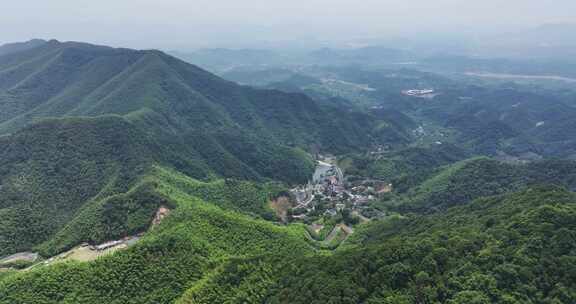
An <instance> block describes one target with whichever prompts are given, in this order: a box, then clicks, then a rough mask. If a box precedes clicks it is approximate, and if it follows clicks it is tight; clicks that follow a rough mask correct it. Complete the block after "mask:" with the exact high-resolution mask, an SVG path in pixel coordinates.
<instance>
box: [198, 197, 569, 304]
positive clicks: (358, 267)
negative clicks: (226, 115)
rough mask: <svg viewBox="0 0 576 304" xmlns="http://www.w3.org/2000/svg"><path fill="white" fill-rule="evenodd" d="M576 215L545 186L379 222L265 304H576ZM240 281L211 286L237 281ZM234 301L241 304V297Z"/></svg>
mask: <svg viewBox="0 0 576 304" xmlns="http://www.w3.org/2000/svg"><path fill="white" fill-rule="evenodd" d="M575 208H576V197H575V196H574V194H573V193H570V192H567V191H565V190H562V189H557V188H538V187H537V188H531V189H528V190H525V191H522V192H518V193H514V194H509V195H504V196H496V197H490V198H485V199H479V200H476V201H475V202H474V203H473V204H470V205H468V206H465V207H458V208H453V209H450V210H448V211H447V212H446V213H442V214H436V215H435V216H428V217H413V218H405V219H391V220H389V221H384V222H377V223H374V224H373V225H371V226H370V227H369V228H367V230H364V231H363V232H362V233H360V234H357V235H355V238H354V240H351V243H352V244H350V247H349V248H348V250H343V251H340V252H336V253H335V254H334V255H332V256H327V257H317V258H316V257H315V258H309V259H300V260H299V261H297V262H294V261H292V264H291V265H289V266H286V268H284V271H283V272H281V274H278V277H279V278H278V279H277V282H278V284H277V285H275V287H274V288H273V289H272V291H271V292H270V294H271V296H269V297H263V298H264V299H266V302H267V303H328V302H332V303H450V304H465V303H554V302H556V303H571V302H573V301H575V300H576V294H575V293H574V291H573V290H574V288H575V287H576V286H575V285H574V282H575V281H574V272H573V271H574V265H575V264H574V250H575V245H574V244H575V243H574V242H573V237H574V233H575V232H576V231H575V229H576V226H575V224H574V223H575V219H576V218H575V215H576V213H575V211H576V209H575ZM356 246H359V247H356ZM238 273H239V272H232V273H229V274H228V275H227V276H220V277H219V278H216V279H214V280H213V282H233V280H234V278H235V276H234V274H238ZM247 278H248V277H247ZM212 286H214V285H211V287H212ZM194 291H195V292H194V293H192V294H191V295H190V297H189V299H190V301H189V302H188V303H208V301H202V300H198V299H207V297H206V294H210V293H209V292H210V291H209V288H207V290H198V289H196V290H194ZM211 295H213V296H214V297H216V295H214V293H211ZM194 296H196V297H194ZM235 296H236V298H235V299H243V294H242V293H236V294H235ZM217 299H218V298H217Z"/></svg>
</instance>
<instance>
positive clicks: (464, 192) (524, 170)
mask: <svg viewBox="0 0 576 304" xmlns="http://www.w3.org/2000/svg"><path fill="white" fill-rule="evenodd" d="M537 184H549V185H562V186H565V187H568V188H573V187H574V186H575V185H576V162H574V161H562V160H544V161H538V162H532V163H528V164H509V163H503V162H499V161H496V160H492V159H488V158H473V159H469V160H465V161H462V162H458V163H455V164H453V165H450V166H447V167H446V168H444V169H443V170H442V171H440V172H439V173H437V174H436V175H433V176H432V177H431V178H429V179H427V180H426V181H425V182H423V183H421V184H420V185H418V186H416V187H413V188H412V189H410V191H409V192H408V193H407V196H406V197H405V198H400V199H398V201H399V202H396V203H397V204H400V206H399V208H400V210H404V211H407V210H410V211H430V210H438V209H446V208H448V207H451V206H454V205H458V204H465V203H467V202H470V201H472V200H474V199H476V198H479V197H483V196H489V195H497V194H503V193H508V192H513V191H518V190H521V189H523V188H525V187H527V186H530V185H537Z"/></svg>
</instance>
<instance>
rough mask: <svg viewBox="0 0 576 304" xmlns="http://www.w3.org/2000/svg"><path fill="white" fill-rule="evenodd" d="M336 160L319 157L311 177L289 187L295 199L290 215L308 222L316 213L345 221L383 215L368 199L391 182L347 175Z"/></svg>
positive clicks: (386, 191) (377, 195) (370, 199)
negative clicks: (300, 183)
mask: <svg viewBox="0 0 576 304" xmlns="http://www.w3.org/2000/svg"><path fill="white" fill-rule="evenodd" d="M335 163H336V160H335V159H334V158H332V157H323V158H321V160H319V161H318V164H317V167H316V171H315V172H314V175H313V177H312V179H311V180H310V181H309V182H308V183H307V184H306V185H301V186H299V187H296V188H294V189H292V190H291V193H292V195H293V199H294V200H295V207H294V208H293V209H292V212H291V216H292V219H293V220H302V221H304V222H308V223H310V222H313V221H314V220H315V219H317V218H319V217H344V219H343V220H344V221H347V222H352V223H356V222H359V221H360V222H364V221H368V220H370V219H371V218H375V217H379V216H382V214H381V213H380V212H379V211H377V210H375V209H374V208H372V207H371V206H370V202H372V201H374V200H376V199H377V198H378V197H379V196H380V195H382V194H384V193H388V192H390V191H392V185H391V184H389V183H386V182H383V181H377V180H371V179H362V178H354V179H352V178H347V177H345V176H344V173H343V172H342V170H341V169H340V168H339V167H338V166H337V165H336V164H335Z"/></svg>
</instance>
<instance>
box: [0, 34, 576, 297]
mask: <svg viewBox="0 0 576 304" xmlns="http://www.w3.org/2000/svg"><path fill="white" fill-rule="evenodd" d="M280 53H281V52H280V51H274V50H261V51H257V50H223V49H207V50H202V51H197V52H195V53H194V54H193V55H194V56H193V57H191V58H193V59H194V60H196V61H198V62H194V61H193V62H190V63H189V62H186V61H184V60H182V59H178V58H175V57H173V56H171V55H168V54H166V53H164V52H162V51H156V50H132V49H121V48H112V47H106V46H98V45H92V44H87V43H80V42H60V41H56V40H50V41H42V40H34V41H30V42H29V43H23V44H16V45H8V46H6V47H0V134H2V136H0V304H76V303H83V304H100V303H110V304H143V303H150V304H153V303H154V304H156V303H162V304H164V303H176V304H208V303H269V304H284V303H291V304H292V303H295V304H298V303H306V304H324V303H334V304H359V303H362V304H411V303H446V304H472V303H474V304H487V303H498V304H516V303H527V304H537V303H538V304H539V303H544V304H571V303H574V302H575V301H576V294H575V293H574V292H573V291H574V290H576V285H575V282H576V278H575V277H574V274H575V273H576V271H575V269H574V267H575V265H576V263H575V262H574V259H575V256H576V247H575V244H576V242H575V241H574V240H576V239H575V236H576V226H575V225H576V194H574V191H575V190H576V161H575V160H574V159H575V156H576V137H574V134H576V133H575V132H574V131H576V124H575V123H574V122H575V121H576V102H575V100H576V99H575V98H576V97H575V96H576V89H574V88H571V87H569V86H570V85H571V83H570V82H568V81H564V82H563V83H562V85H560V86H558V84H556V83H554V84H550V83H549V82H548V81H549V80H550V79H540V78H533V79H530V81H535V82H538V83H539V85H538V86H533V85H527V84H525V83H522V82H514V81H511V80H513V79H512V78H510V79H509V78H508V76H510V75H508V74H507V73H497V75H499V76H498V77H497V78H493V77H492V74H489V75H491V76H490V79H485V78H484V77H483V76H482V75H483V74H482V75H469V76H465V75H464V76H463V75H461V74H458V73H460V72H459V69H460V68H462V66H466V65H468V64H472V63H474V64H476V63H478V62H480V63H482V64H485V65H488V63H485V61H482V60H478V61H474V60H471V59H470V58H464V59H461V60H462V62H460V63H459V62H457V61H456V59H450V60H448V63H451V64H459V65H458V66H457V67H455V68H454V69H451V68H448V67H446V66H443V64H445V63H446V62H444V61H443V60H444V59H441V58H440V59H435V61H433V62H430V61H429V60H432V59H431V58H432V57H427V58H413V57H417V56H416V55H415V54H412V53H410V52H408V51H405V50H394V49H389V48H382V47H368V48H354V49H351V48H348V49H342V50H338V49H329V48H326V49H319V50H314V51H310V52H307V53H305V51H303V50H302V51H300V53H298V54H296V55H293V56H287V55H282V54H280ZM182 57H184V56H182ZM416 59H418V60H417V62H418V64H410V65H398V64H395V63H397V62H412V61H414V62H416ZM191 61H192V60H191ZM195 64H199V65H201V66H205V67H212V68H213V71H212V72H215V73H218V74H219V75H220V76H217V75H216V74H213V73H212V72H210V71H207V70H205V69H202V68H200V67H198V66H196V65H195ZM480 70H483V69H480ZM501 75H507V76H506V77H505V78H502V79H501V78H500V76H501ZM526 75H528V74H526ZM555 75H556V74H555ZM557 75H560V74H557ZM561 77H564V76H561ZM567 77H568V76H567ZM476 78H477V79H476ZM552 80H554V79H552ZM238 83H242V84H238Z"/></svg>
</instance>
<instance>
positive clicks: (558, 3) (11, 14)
mask: <svg viewBox="0 0 576 304" xmlns="http://www.w3.org/2000/svg"><path fill="white" fill-rule="evenodd" d="M575 12H576V0H549V1H547V0H0V43H4V42H13V41H22V40H27V39H29V38H34V37H38V38H55V39H59V40H78V41H87V42H94V43H101V44H109V45H114V46H126V47H135V48H164V49H177V48H187V47H197V46H212V45H225V44H229V45H234V44H239V43H241V42H251V41H259V40H294V39H304V38H308V39H311V38H314V39H321V40H324V39H348V38H354V37H379V36H391V35H404V34H413V33H417V32H437V33H451V32H476V31H478V32H486V31H495V30H503V31H504V30H511V29H515V28H521V27H530V26H537V25H540V24H543V23H560V22H571V23H575V22H576V17H575V16H576V13H575Z"/></svg>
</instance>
